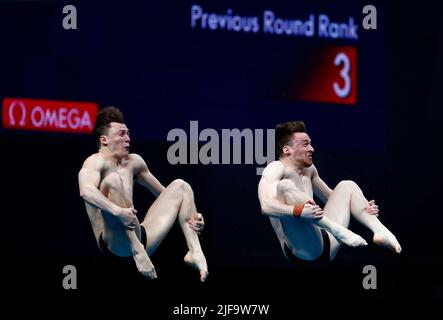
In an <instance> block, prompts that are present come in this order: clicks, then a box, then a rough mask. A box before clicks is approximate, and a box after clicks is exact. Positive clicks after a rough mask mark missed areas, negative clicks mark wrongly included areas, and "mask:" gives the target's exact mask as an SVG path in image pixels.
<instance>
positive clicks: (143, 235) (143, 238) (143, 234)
mask: <svg viewBox="0 0 443 320" xmlns="http://www.w3.org/2000/svg"><path fill="white" fill-rule="evenodd" d="M140 229H141V239H140V242H141V243H142V244H143V247H145V248H146V242H147V238H146V229H145V227H143V226H142V225H140ZM98 241H99V246H100V249H101V250H102V252H103V254H104V255H105V256H107V257H118V258H125V257H119V256H116V255H115V254H113V253H112V252H111V251H109V249H108V247H107V246H106V243H105V241H104V240H103V233H102V234H100V239H99V240H98Z"/></svg>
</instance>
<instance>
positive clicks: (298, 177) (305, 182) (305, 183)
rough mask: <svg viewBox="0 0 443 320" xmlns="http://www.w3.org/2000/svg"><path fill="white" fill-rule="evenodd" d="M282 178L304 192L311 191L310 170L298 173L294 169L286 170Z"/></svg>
mask: <svg viewBox="0 0 443 320" xmlns="http://www.w3.org/2000/svg"><path fill="white" fill-rule="evenodd" d="M284 179H288V180H290V181H292V182H293V183H294V184H295V186H296V187H297V188H298V189H299V190H301V191H303V192H305V193H308V194H310V193H311V192H312V182H311V174H310V172H306V173H304V174H299V173H298V172H296V171H294V170H286V171H285V176H284Z"/></svg>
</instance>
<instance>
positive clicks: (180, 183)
mask: <svg viewBox="0 0 443 320" xmlns="http://www.w3.org/2000/svg"><path fill="white" fill-rule="evenodd" d="M170 186H171V187H172V188H176V189H178V190H181V191H184V192H189V191H192V188H191V186H190V184H189V183H187V182H186V181H185V180H183V179H175V180H174V181H172V182H171V184H170Z"/></svg>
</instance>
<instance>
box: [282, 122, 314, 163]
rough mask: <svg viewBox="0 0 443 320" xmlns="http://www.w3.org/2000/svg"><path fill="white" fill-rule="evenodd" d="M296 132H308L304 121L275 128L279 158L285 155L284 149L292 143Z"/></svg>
mask: <svg viewBox="0 0 443 320" xmlns="http://www.w3.org/2000/svg"><path fill="white" fill-rule="evenodd" d="M296 132H306V126H305V123H304V122H303V121H289V122H283V123H279V124H277V125H276V126H275V148H276V149H275V151H276V152H277V155H278V156H279V157H280V156H281V154H282V153H283V147H284V146H285V145H288V144H289V143H290V142H291V139H292V135H293V134H294V133H296Z"/></svg>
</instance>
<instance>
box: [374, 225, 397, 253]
mask: <svg viewBox="0 0 443 320" xmlns="http://www.w3.org/2000/svg"><path fill="white" fill-rule="evenodd" d="M373 240H374V243H375V244H377V245H379V246H384V247H388V248H389V249H391V250H392V251H394V252H395V253H400V252H401V246H400V243H398V241H397V238H396V237H395V236H394V235H393V234H392V233H391V232H390V231H389V230H385V231H381V232H376V233H374V238H373Z"/></svg>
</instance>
